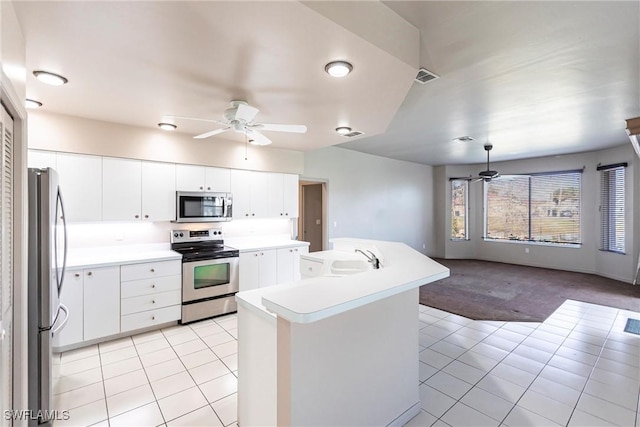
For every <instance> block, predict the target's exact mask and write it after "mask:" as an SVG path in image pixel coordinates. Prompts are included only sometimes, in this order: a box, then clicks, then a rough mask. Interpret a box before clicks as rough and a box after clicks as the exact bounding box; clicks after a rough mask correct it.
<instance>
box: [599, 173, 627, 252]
mask: <svg viewBox="0 0 640 427" xmlns="http://www.w3.org/2000/svg"><path fill="white" fill-rule="evenodd" d="M627 167H628V163H626V162H625V163H616V164H611V165H605V166H602V165H598V167H597V170H598V172H600V200H599V201H600V205H599V211H600V242H599V245H598V250H599V251H602V252H609V253H614V254H619V255H626V246H627V238H626V221H627V215H626V207H627V206H626V205H627V203H626V201H627V200H626V198H627V194H626V191H627V182H626V181H627V172H626V168H627ZM613 171H616V172H618V171H621V172H622V188H621V189H620V188H617V186H616V176H612V175H611V172H613ZM605 176H608V178H605ZM605 179H606V181H605ZM605 184H606V186H607V188H605ZM612 186H615V188H614V191H613V192H612V191H611V188H612ZM620 193H621V195H622V211H621V212H622V214H621V216H622V218H620V217H619V215H618V214H617V213H616V209H615V207H618V208H619V206H615V205H616V195H618V194H620ZM605 196H606V197H607V199H608V200H607V202H608V203H606V205H607V206H606V207H605V201H604V200H603V197H605ZM612 202H613V203H612ZM612 205H614V206H615V207H614V209H613V212H612V208H611V206H612ZM605 217H606V219H605ZM612 220H613V223H612ZM619 222H621V223H622V227H623V230H622V234H621V236H622V249H618V248H616V247H613V248H612V247H611V243H612V240H615V239H616V237H615V235H614V236H613V237H612V235H611V230H612V229H613V230H615V229H616V228H617V227H616V225H617V224H618V223H619ZM614 232H615V231H614Z"/></svg>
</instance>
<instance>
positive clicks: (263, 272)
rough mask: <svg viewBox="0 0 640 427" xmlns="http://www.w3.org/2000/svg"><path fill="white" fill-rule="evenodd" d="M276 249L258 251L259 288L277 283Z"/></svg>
mask: <svg viewBox="0 0 640 427" xmlns="http://www.w3.org/2000/svg"><path fill="white" fill-rule="evenodd" d="M277 252H278V251H277V250H276V249H270V250H264V251H260V256H259V257H258V258H260V287H261V288H265V287H267V286H273V285H275V284H276V283H278V255H277Z"/></svg>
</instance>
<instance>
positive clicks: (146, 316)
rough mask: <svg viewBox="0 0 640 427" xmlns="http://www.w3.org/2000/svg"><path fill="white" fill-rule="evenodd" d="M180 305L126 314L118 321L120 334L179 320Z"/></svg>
mask: <svg viewBox="0 0 640 427" xmlns="http://www.w3.org/2000/svg"><path fill="white" fill-rule="evenodd" d="M181 307H182V306H181V305H179V304H178V305H172V306H170V307H165V308H159V309H157V310H149V311H143V312H141V313H134V314H128V315H126V316H122V317H121V319H120V327H121V329H122V332H125V331H132V330H134V329H141V328H148V327H149V326H154V325H161V324H163V323H167V322H171V321H173V320H180V316H181V312H182V309H181Z"/></svg>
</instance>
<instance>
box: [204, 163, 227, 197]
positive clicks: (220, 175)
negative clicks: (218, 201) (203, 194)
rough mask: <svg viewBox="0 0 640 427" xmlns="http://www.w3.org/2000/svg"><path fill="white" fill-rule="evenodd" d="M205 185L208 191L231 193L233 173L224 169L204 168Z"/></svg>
mask: <svg viewBox="0 0 640 427" xmlns="http://www.w3.org/2000/svg"><path fill="white" fill-rule="evenodd" d="M204 185H205V189H206V191H214V192H216V193H229V192H230V191H231V171H230V170H229V169H222V168H212V167H205V168H204Z"/></svg>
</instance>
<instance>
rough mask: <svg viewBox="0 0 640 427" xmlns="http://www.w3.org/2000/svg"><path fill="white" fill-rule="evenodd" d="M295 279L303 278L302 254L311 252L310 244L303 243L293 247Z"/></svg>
mask: <svg viewBox="0 0 640 427" xmlns="http://www.w3.org/2000/svg"><path fill="white" fill-rule="evenodd" d="M293 253H294V257H293V280H300V279H301V278H302V273H301V272H302V270H301V269H300V255H304V254H308V253H309V246H308V245H303V246H298V247H296V248H294V249H293Z"/></svg>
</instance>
